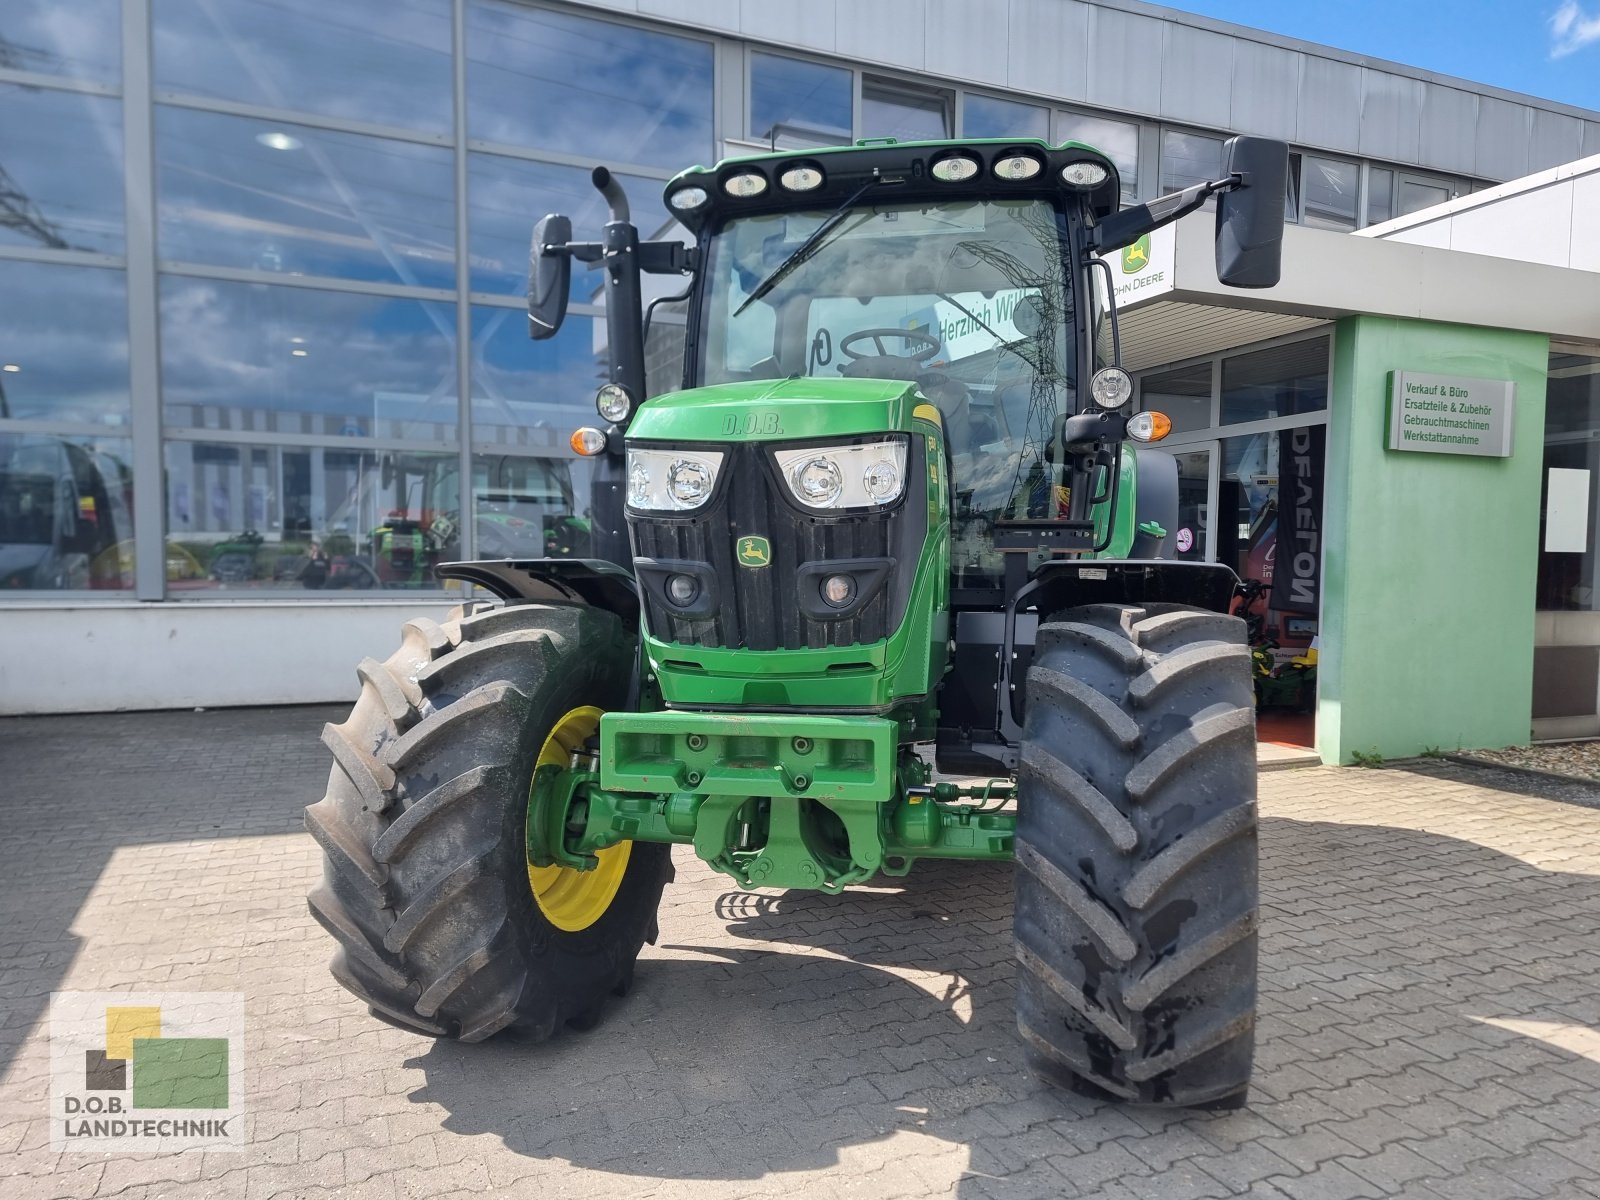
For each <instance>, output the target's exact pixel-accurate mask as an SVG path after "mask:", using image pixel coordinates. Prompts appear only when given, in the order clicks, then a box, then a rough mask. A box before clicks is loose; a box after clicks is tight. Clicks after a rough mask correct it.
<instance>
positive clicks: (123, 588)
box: [0, 0, 1479, 600]
mask: <svg viewBox="0 0 1600 1200" xmlns="http://www.w3.org/2000/svg"><path fill="white" fill-rule="evenodd" d="M1227 132H1228V131H1227V130H1225V129H1217V128H1209V127H1206V126H1205V125H1204V124H1203V123H1198V124H1196V125H1193V126H1189V125H1178V124H1173V123H1170V122H1164V121H1156V120H1153V119H1150V118H1148V117H1139V116H1134V115H1130V114H1127V113H1118V112H1112V111H1105V110H1090V109H1086V108H1083V107H1077V106H1072V105H1069V104H1065V103H1059V102H1056V101H1047V100H1041V98H1040V97H1038V96H1035V95H1027V94H1023V93H1021V92H1009V93H1008V92H1005V91H1003V90H998V89H980V88H975V87H969V86H965V85H957V84H955V83H949V84H947V83H945V82H943V81H941V80H938V79H934V78H931V77H929V76H928V75H924V74H912V73H909V72H896V71H893V70H889V69H885V68H880V67H878V66H875V65H873V64H870V63H866V62H861V61H856V62H851V61H848V60H846V59H844V58H840V57H829V56H825V55H808V54H799V53H789V52H786V51H784V50H782V49H780V48H778V47H775V46H770V45H763V44H757V43H755V42H753V41H746V40H743V39H740V38H735V37H730V36H726V35H720V34H712V33H708V32H697V31H693V30H690V29H687V28H683V27H675V26H669V25H665V24H659V23H650V22H646V21H641V20H634V19H631V18H623V17H619V16H614V15H611V14H605V13H599V12H596V11H595V10H594V9H592V8H587V7H580V6H573V5H561V4H553V3H533V2H520V0H341V2H340V3H338V4H327V3H312V2H311V0H75V2H74V3H72V4H62V3H58V2H56V0H7V3H6V4H5V5H4V6H3V8H0V280H3V286H0V600H3V598H4V597H5V596H14V597H26V596H27V595H29V594H31V593H40V592H44V593H51V594H59V593H61V592H69V593H74V594H78V595H82V596H85V597H89V596H92V595H95V594H102V593H103V594H108V595H111V596H121V597H136V598H138V599H141V600H164V599H165V600H181V599H185V598H193V597H207V596H218V595H221V594H224V593H229V594H240V593H243V594H246V595H264V594H270V595H279V594H281V595H284V596H286V597H292V596H302V595H305V594H307V593H310V592H316V593H319V594H324V593H327V592H330V591H344V592H352V593H362V594H374V593H377V592H378V591H379V590H380V589H385V588H431V587H433V586H435V585H434V584H433V582H432V577H431V569H430V568H431V565H432V564H433V563H434V562H437V561H442V560H446V559H451V558H458V557H470V556H492V557H501V556H530V555H539V554H545V553H553V554H580V553H583V551H584V548H585V539H586V521H585V517H586V514H585V505H586V497H587V494H588V486H587V485H588V480H587V476H586V467H585V464H584V463H583V460H581V459H578V458H576V457H575V456H573V454H572V453H571V451H570V450H569V448H568V446H567V434H568V432H569V431H570V429H571V428H572V427H573V426H574V425H575V424H578V423H581V422H582V421H584V420H586V419H587V418H588V416H589V414H590V413H591V412H592V408H591V405H592V396H593V392H594V389H595V387H596V385H597V384H598V383H599V382H600V381H602V379H603V378H604V362H605V345H604V328H603V321H602V320H600V319H599V318H600V317H601V316H602V309H601V308H600V306H599V304H598V303H597V301H598V300H599V294H598V276H596V275H592V274H586V273H583V272H579V273H576V274H575V275H574V280H573V293H572V297H571V299H572V310H571V311H572V318H571V319H570V320H569V321H568V322H567V324H566V325H565V326H564V327H563V329H562V331H561V333H560V335H559V336H558V337H556V338H554V339H552V340H550V341H548V342H540V343H534V342H530V341H529V340H528V338H527V336H526V326H525V318H524V316H523V315H522V308H523V289H524V286H525V283H524V280H525V273H526V265H527V250H528V239H529V233H530V230H531V227H532V225H533V223H534V221H535V220H536V219H537V218H538V217H539V216H541V215H543V214H544V213H546V212H552V211H560V212H564V213H567V214H568V215H570V216H571V217H572V218H573V223H574V230H575V234H576V235H577V236H578V237H586V236H587V237H593V236H597V235H598V231H599V227H600V224H601V222H602V220H603V219H604V213H603V206H602V204H601V201H600V197H599V196H598V194H597V193H596V192H595V191H594V189H593V188H592V187H591V186H590V184H589V182H588V172H589V169H590V168H591V167H592V166H593V165H595V164H596V163H604V164H605V165H607V166H608V167H610V168H611V169H612V171H613V172H614V173H615V174H616V175H618V176H619V177H620V178H621V180H622V182H623V184H624V186H625V187H626V188H627V191H628V194H629V197H630V199H631V201H632V204H633V214H634V220H635V223H636V224H637V225H639V226H640V228H641V231H642V232H643V233H645V234H646V235H647V236H648V235H657V234H660V233H662V232H663V231H665V230H667V229H668V227H669V221H668V217H667V214H666V212H665V210H664V208H663V207H662V203H661V199H660V196H661V186H662V183H663V182H664V181H665V180H666V179H667V178H669V177H670V176H671V175H672V174H673V173H674V172H675V171H677V170H679V169H681V168H682V167H684V166H686V165H690V164H694V163H709V162H711V161H713V160H715V159H716V158H718V157H720V156H721V155H723V154H725V153H730V152H731V153H737V152H739V151H740V150H741V149H750V148H757V147H760V148H765V147H767V146H774V145H775V146H780V147H784V146H790V147H798V146H811V145H822V144H828V143H837V142H844V141H848V140H850V139H852V138H856V137H863V136H895V137H900V138H910V137H918V138H922V137H943V136H973V137H1000V136H1038V137H1047V138H1051V139H1054V140H1064V139H1069V138H1070V139H1078V140H1081V141H1085V142H1089V143H1092V144H1094V145H1097V146H1099V147H1100V148H1102V149H1104V150H1105V151H1106V152H1107V153H1108V154H1110V155H1111V157H1112V158H1113V159H1114V160H1116V161H1117V163H1118V164H1119V166H1120V167H1121V169H1122V173H1123V180H1124V189H1125V197H1126V198H1127V199H1129V200H1134V199H1143V198H1149V197H1151V196H1153V195H1156V194H1158V192H1159V191H1161V190H1165V189H1168V188H1173V187H1181V186H1184V185H1186V184H1188V183H1190V182H1193V181H1194V180H1196V179H1200V178H1203V177H1211V176H1214V175H1215V174H1216V173H1217V171H1218V169H1219V167H1220V162H1221V157H1220V156H1221V148H1222V142H1223V138H1224V137H1225V136H1226V134H1227ZM1477 186H1479V181H1478V180H1476V179H1473V178H1471V177H1468V176H1461V175H1456V176H1444V175H1437V174H1428V173H1419V172H1418V171H1416V170H1413V169H1410V168H1406V167H1403V166H1401V165H1398V164H1393V163H1384V162H1380V161H1375V160H1366V159H1358V158H1354V157H1349V158H1346V157H1340V156H1336V155H1330V154H1326V153H1323V152H1320V151H1317V150H1316V149H1314V148H1298V147H1297V148H1296V149H1295V150H1294V157H1293V160H1292V170H1291V181H1290V187H1291V195H1290V216H1291V219H1293V220H1296V221H1299V222H1302V223H1305V224H1307V225H1314V226H1320V227H1326V228H1333V229H1354V228H1357V227H1358V226H1360V225H1364V224H1368V223H1372V222H1376V221H1381V220H1384V219H1387V218H1388V217H1389V216H1391V215H1395V214H1397V213H1399V212H1403V211H1406V206H1407V205H1412V206H1416V205H1419V204H1423V203H1429V204H1431V203H1434V202H1436V201H1437V200H1438V199H1440V198H1444V197H1448V196H1449V195H1453V194H1457V193H1460V192H1464V191H1466V190H1469V189H1472V188H1475V187H1477ZM675 322H676V323H678V324H680V325H681V317H675V316H674V314H672V313H671V312H670V311H667V312H665V313H664V314H662V315H661V316H659V317H658V336H657V341H656V344H655V345H653V347H652V353H651V363H652V367H653V368H654V370H653V375H652V386H653V387H654V388H656V389H658V390H660V389H664V388H667V387H671V386H673V385H674V383H675V379H676V370H677V368H676V366H675V364H674V354H673V331H674V326H675ZM1191 374H1192V372H1191ZM1191 382H1193V381H1191ZM1212 390H1213V389H1212V388H1211V385H1210V384H1209V383H1207V384H1206V385H1205V390H1204V391H1200V390H1198V388H1197V389H1195V390H1194V395H1193V404H1194V407H1195V409H1196V411H1195V414H1194V416H1195V420H1196V422H1199V423H1200V424H1197V425H1196V428H1200V427H1202V425H1204V424H1206V423H1209V421H1210V413H1209V410H1207V411H1206V412H1205V413H1201V411H1200V407H1201V406H1202V405H1205V404H1210V403H1211V402H1212ZM1175 394H1183V395H1187V394H1189V393H1185V392H1182V389H1181V387H1177V386H1176V385H1175ZM1219 395H1220V399H1218V400H1217V403H1220V404H1222V405H1223V406H1224V413H1223V415H1224V416H1227V414H1228V412H1230V411H1231V409H1229V408H1228V406H1230V405H1239V406H1242V407H1240V409H1239V411H1240V414H1241V415H1240V416H1239V417H1238V418H1237V419H1239V420H1251V419H1257V418H1259V417H1260V415H1261V414H1260V413H1258V412H1257V411H1256V409H1257V408H1259V405H1260V402H1259V400H1258V399H1256V398H1254V397H1253V395H1252V394H1251V393H1249V392H1248V390H1245V391H1240V392H1239V393H1238V397H1237V398H1234V397H1235V393H1234V392H1233V391H1232V390H1230V389H1229V388H1228V387H1227V385H1226V384H1224V386H1223V387H1222V389H1220V392H1219ZM1230 419H1234V418H1230ZM1214 486H1215V485H1214V484H1213V487H1214Z"/></svg>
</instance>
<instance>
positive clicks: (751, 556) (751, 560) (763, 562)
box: [735, 537, 772, 570]
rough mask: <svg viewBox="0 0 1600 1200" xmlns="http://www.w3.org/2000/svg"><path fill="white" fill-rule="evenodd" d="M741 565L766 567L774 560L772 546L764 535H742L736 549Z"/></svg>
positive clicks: (753, 567)
mask: <svg viewBox="0 0 1600 1200" xmlns="http://www.w3.org/2000/svg"><path fill="white" fill-rule="evenodd" d="M735 555H736V557H737V558H738V559H739V565H740V566H741V567H749V568H751V569H752V570H754V569H755V568H756V567H765V566H768V565H769V564H770V563H771V562H772V546H771V545H770V544H769V543H768V542H767V539H766V538H764V537H742V538H740V539H739V545H738V548H737V550H736V551H735Z"/></svg>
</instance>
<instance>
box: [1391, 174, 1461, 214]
mask: <svg viewBox="0 0 1600 1200" xmlns="http://www.w3.org/2000/svg"><path fill="white" fill-rule="evenodd" d="M1449 199H1450V189H1449V188H1447V187H1444V186H1443V185H1435V184H1431V183H1415V182H1413V181H1412V180H1409V179H1402V180H1401V181H1400V211H1399V212H1397V213H1396V214H1395V215H1396V216H1400V217H1403V216H1405V215H1407V214H1408V213H1414V212H1418V211H1420V210H1422V209H1424V208H1432V207H1433V206H1434V205H1435V204H1443V203H1445V201H1447V200H1449Z"/></svg>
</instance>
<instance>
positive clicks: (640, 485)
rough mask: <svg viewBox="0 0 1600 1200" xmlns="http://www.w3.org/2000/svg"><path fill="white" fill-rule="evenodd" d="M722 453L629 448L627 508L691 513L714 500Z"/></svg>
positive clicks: (715, 451) (717, 451)
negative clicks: (692, 510)
mask: <svg viewBox="0 0 1600 1200" xmlns="http://www.w3.org/2000/svg"><path fill="white" fill-rule="evenodd" d="M721 466H722V451H720V450H647V449H644V448H643V447H640V446H629V447H628V506H629V507H630V508H638V509H643V510H645V511H646V512H688V511H689V510H691V509H696V508H700V507H702V506H703V505H704V504H705V502H706V501H707V500H709V499H711V493H712V492H713V491H714V490H715V489H716V486H717V471H718V469H719V468H720V467H721Z"/></svg>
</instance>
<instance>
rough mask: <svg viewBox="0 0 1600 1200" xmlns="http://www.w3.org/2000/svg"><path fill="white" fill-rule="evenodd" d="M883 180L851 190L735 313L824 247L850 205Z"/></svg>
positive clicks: (873, 179)
mask: <svg viewBox="0 0 1600 1200" xmlns="http://www.w3.org/2000/svg"><path fill="white" fill-rule="evenodd" d="M881 182H882V180H880V179H879V178H877V177H876V176H874V177H873V178H871V179H869V180H867V181H866V182H865V183H863V184H862V185H861V186H860V187H858V188H857V189H856V190H855V191H853V192H851V193H850V195H849V196H847V197H845V201H844V203H843V204H841V205H839V207H838V208H836V209H834V210H833V211H832V212H831V213H829V214H828V215H827V217H825V218H824V219H823V222H822V224H820V225H818V226H817V227H816V228H815V229H813V230H812V231H811V236H810V237H808V238H807V239H806V240H805V241H803V242H801V243H800V245H799V246H797V247H796V248H795V251H794V253H793V254H791V255H789V257H788V258H786V259H784V260H783V261H782V262H781V263H779V264H778V265H777V267H776V268H775V269H774V270H773V272H772V274H770V275H768V276H767V277H766V278H765V279H763V280H762V281H761V282H760V283H758V284H756V286H755V290H753V291H752V292H751V293H750V294H749V295H748V296H746V297H745V298H744V303H743V304H741V305H739V307H738V308H736V309H734V310H733V315H734V316H736V317H737V316H738V315H739V314H740V313H742V312H743V311H744V310H745V309H747V308H749V307H750V306H751V305H752V304H754V303H755V302H756V301H757V300H760V299H761V298H763V297H764V296H766V295H767V294H768V293H769V292H771V291H772V289H773V288H775V287H777V286H778V285H779V284H780V283H782V282H783V281H784V279H786V278H787V277H788V275H789V272H791V271H793V270H794V269H795V268H796V267H798V266H800V265H801V264H803V263H804V262H805V261H806V259H808V258H810V257H811V256H812V255H813V254H815V253H816V252H817V251H818V250H820V249H822V243H823V240H824V239H825V238H826V237H827V236H828V235H829V234H830V233H832V232H833V231H834V229H836V228H837V227H838V225H839V223H840V222H841V221H843V220H844V216H845V213H846V212H848V211H849V209H850V206H851V205H852V204H854V203H855V202H856V201H857V200H859V199H861V197H863V196H865V195H866V194H867V192H868V190H870V189H871V188H873V187H876V186H877V185H878V184H879V183H881Z"/></svg>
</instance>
